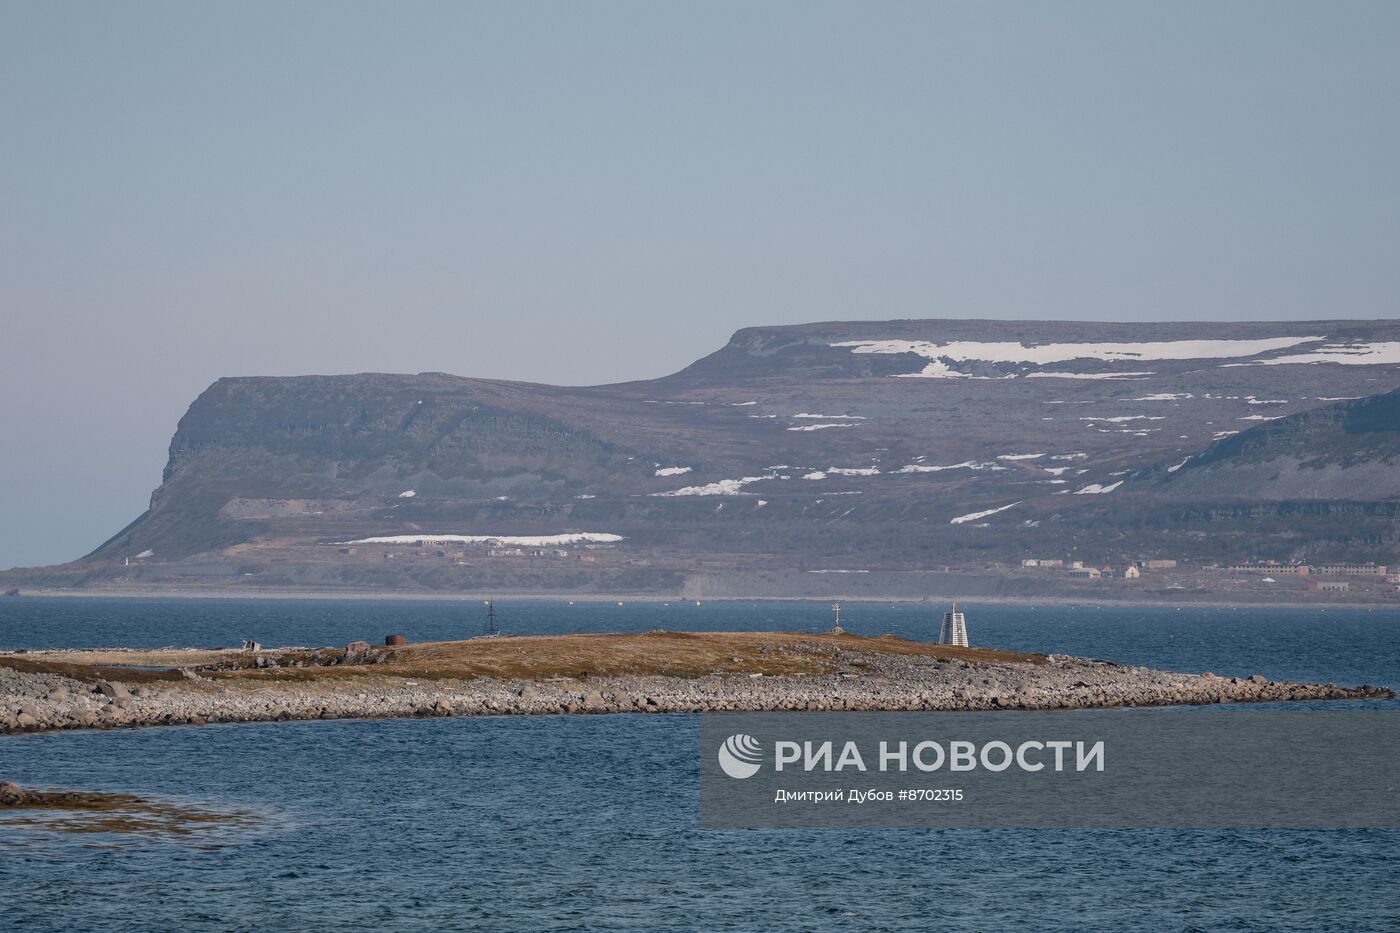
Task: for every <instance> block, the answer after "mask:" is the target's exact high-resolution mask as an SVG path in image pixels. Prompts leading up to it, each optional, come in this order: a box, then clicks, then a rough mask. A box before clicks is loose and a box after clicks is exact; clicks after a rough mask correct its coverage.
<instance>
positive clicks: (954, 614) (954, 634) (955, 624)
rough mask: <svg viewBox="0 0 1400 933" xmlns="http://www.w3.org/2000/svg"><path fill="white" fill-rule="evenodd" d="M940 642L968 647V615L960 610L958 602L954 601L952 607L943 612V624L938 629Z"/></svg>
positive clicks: (941, 643)
mask: <svg viewBox="0 0 1400 933" xmlns="http://www.w3.org/2000/svg"><path fill="white" fill-rule="evenodd" d="M938 643H939V644H940V645H957V646H959V647H961V648H966V647H967V617H966V616H965V615H963V614H962V613H961V612H958V604H957V603H956V602H955V603H953V608H952V609H949V610H948V611H947V612H945V613H943V626H942V627H941V628H939V630H938Z"/></svg>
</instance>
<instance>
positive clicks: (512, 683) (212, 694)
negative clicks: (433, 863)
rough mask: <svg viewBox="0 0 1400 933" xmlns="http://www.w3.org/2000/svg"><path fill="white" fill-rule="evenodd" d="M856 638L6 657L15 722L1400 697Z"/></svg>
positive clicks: (663, 637)
mask: <svg viewBox="0 0 1400 933" xmlns="http://www.w3.org/2000/svg"><path fill="white" fill-rule="evenodd" d="M1392 696H1394V694H1393V693H1392V692H1391V691H1390V690H1388V689H1384V688H1378V687H1371V686H1369V685H1363V686H1360V687H1340V686H1337V685H1336V684H1303V683H1288V682H1280V681H1273V680H1270V679H1268V678H1265V677H1263V676H1259V675H1254V676H1252V677H1246V678H1239V677H1218V676H1216V675H1214V674H1210V673H1204V674H1182V673H1174V672H1169V671H1160V670H1152V669H1149V668H1143V667H1130V666H1124V665H1119V664H1114V663H1112V662H1110V661H1102V660H1095V659H1089V658H1076V657H1068V656H1064V655H1053V654H1052V655H1039V654H1027V653H1021V652H1014V651H1003V650H998V649H994V648H961V647H955V646H950V645H936V644H928V643H924V642H915V641H909V640H906V639H903V638H898V637H895V636H891V635H886V636H883V637H878V638H869V637H861V636H858V635H852V634H847V633H830V634H823V635H810V634H799V633H788V632H705V633H698V632H663V631H655V632H647V633H640V634H594V635H545V636H529V637H497V638H474V639H468V640H464V641H451V642H432V643H425V644H417V645H396V646H384V647H380V646H371V645H369V644H368V643H366V642H355V643H352V644H350V645H347V646H344V647H336V648H299V647H288V648H273V649H264V648H261V647H260V646H250V647H248V648H245V649H174V648H163V649H157V650H142V649H105V650H51V651H26V652H12V653H4V654H0V729H3V730H5V731H11V732H14V731H31V730H46V729H85V728H113V727H126V726H156V725H181V724H204V723H216V722H264V721H277V720H307V719H383V718H399V717H415V716H491V715H544V714H560V713H696V712H714V711H762V710H862V711H881V710H993V709H1024V710H1054V709H1082V708H1106V707H1124V706H1167V705H1178V704H1209V703H1257V702H1266V701H1288V700H1350V699H1365V698H1373V697H1392Z"/></svg>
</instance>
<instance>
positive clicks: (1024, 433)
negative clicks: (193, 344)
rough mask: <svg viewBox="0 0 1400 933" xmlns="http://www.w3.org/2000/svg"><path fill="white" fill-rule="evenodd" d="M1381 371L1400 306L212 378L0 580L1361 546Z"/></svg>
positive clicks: (831, 565)
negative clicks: (568, 377) (114, 520)
mask: <svg viewBox="0 0 1400 933" xmlns="http://www.w3.org/2000/svg"><path fill="white" fill-rule="evenodd" d="M1398 387H1400V322H1397V321H1309V322H1246V323H1170V324H1166V323H1154V324H1100V323H1080V322H1065V321H1048V322H1046V321H1039V322H1038V321H956V320H950V321H941V320H930V321H884V322H832V323H822V324H808V325H800V326H791V327H757V328H748V329H745V330H741V331H739V332H738V333H736V334H735V335H734V337H733V338H732V339H731V340H730V342H729V343H728V345H726V346H725V347H724V348H722V349H721V350H719V351H717V352H715V353H712V354H710V355H709V356H706V357H704V358H703V359H700V360H699V361H697V362H696V363H694V364H692V365H691V366H689V367H687V368H686V369H684V370H682V371H681V372H679V373H676V374H674V375H672V376H668V377H665V378H662V379H656V380H650V381H644V382H631V383H623V384H617V385H606V386H595V387H584V388H563V387H557V386H547V385H539V384H530V383H516V382H507V381H499V380H481V379H470V378H463V377H458V376H451V375H446V374H442V373H423V374H419V375H385V374H360V375H347V376H297V377H287V378H226V379H220V380H219V381H217V382H216V383H214V384H213V385H212V386H211V387H210V388H209V389H207V390H206V391H205V392H204V393H203V394H202V395H200V397H199V398H198V399H196V400H195V401H194V403H193V404H192V405H191V406H190V409H189V411H188V412H187V413H186V415H185V416H184V418H182V419H181V421H180V424H179V427H178V429H177V430H176V433H175V436H174V439H173V440H172V442H171V445H170V458H169V462H168V465H167V467H166V470H165V474H164V477H163V480H162V482H161V485H160V486H159V488H158V489H156V491H155V493H154V494H153V495H152V498H151V507H150V509H149V510H148V511H147V512H146V513H145V514H144V515H142V516H140V517H139V518H138V519H137V520H136V521H134V522H133V523H132V524H131V525H130V526H128V527H127V528H126V529H123V530H122V531H121V532H120V533H119V534H117V535H116V536H115V537H113V538H112V539H111V540H110V541H108V542H107V543H105V544H103V545H102V546H101V547H99V548H98V549H97V550H96V551H94V552H93V553H92V554H91V555H89V556H88V557H86V558H84V559H82V560H80V561H77V562H75V563H73V564H70V565H65V566H64V567H59V568H45V569H42V570H30V571H22V572H12V573H11V574H8V575H6V576H5V580H6V581H7V582H9V581H11V580H13V581H14V582H16V583H23V584H25V585H35V584H43V585H86V586H94V585H102V586H114V585H121V586H137V587H139V586H150V585H160V586H179V585H199V586H205V587H235V588H237V587H248V586H260V587H264V588H287V587H296V586H310V587H317V588H328V587H352V588H356V589H370V588H374V589H386V590H394V589H416V590H439V591H463V592H485V591H492V590H494V591H498V592H499V591H512V592H541V593H570V592H589V591H594V592H628V591H638V590H642V591H648V592H657V593H679V592H681V591H683V590H686V589H687V587H689V590H687V591H688V592H693V591H694V590H695V589H696V588H697V587H701V588H702V589H703V588H705V587H708V588H709V589H708V590H706V592H715V591H716V589H718V591H721V592H723V591H725V590H724V586H723V585H719V584H717V583H716V582H715V581H722V580H725V579H730V580H734V579H739V578H740V577H742V576H743V575H745V574H747V575H750V577H752V575H755V574H758V575H766V576H764V579H769V580H776V579H779V578H781V579H785V580H787V581H789V582H787V583H784V584H783V586H782V587H779V589H780V590H782V592H783V593H789V594H793V592H792V591H793V590H794V587H795V588H796V590H801V591H802V592H806V590H803V589H802V586H799V585H798V584H794V583H792V582H791V581H794V580H795V581H809V582H810V583H811V584H812V586H813V587H814V588H815V589H813V590H812V591H813V592H818V591H821V588H822V586H826V587H828V588H830V587H831V586H834V585H835V584H833V583H832V582H831V581H833V580H836V579H838V578H840V579H841V580H842V584H843V587H844V589H843V590H841V591H850V587H851V585H853V584H854V583H855V578H853V577H851V576H850V575H849V574H843V573H841V572H855V571H860V572H869V573H871V574H873V575H874V576H872V577H870V578H869V579H868V580H866V581H863V582H864V583H865V584H866V585H868V586H875V588H876V589H879V588H880V586H883V585H884V584H883V583H881V584H879V585H878V586H877V585H876V583H875V581H876V580H880V581H886V580H889V579H893V578H892V577H890V576H889V575H891V574H894V575H898V574H910V573H925V572H928V571H931V570H938V571H940V572H943V571H945V570H946V571H947V572H954V573H956V572H958V571H966V572H975V573H980V574H984V575H985V574H995V573H997V572H999V571H998V569H997V568H999V567H1003V566H1019V564H1020V562H1021V560H1022V559H1023V558H1026V557H1033V556H1046V555H1053V556H1062V557H1075V558H1079V559H1084V560H1087V561H1090V562H1093V563H1095V564H1100V563H1113V564H1120V565H1121V564H1123V563H1124V562H1126V561H1129V560H1131V559H1137V558H1149V557H1170V558H1175V559H1179V560H1182V561H1198V562H1209V561H1238V560H1244V559H1247V558H1254V557H1258V558H1272V559H1277V560H1284V561H1287V560H1293V559H1299V560H1304V561H1318V560H1341V559H1352V560H1366V559H1375V560H1380V561H1382V562H1384V561H1387V560H1393V559H1394V558H1395V556H1396V544H1395V542H1396V537H1395V525H1396V520H1397V519H1396V508H1395V506H1396V503H1397V501H1400V482H1397V479H1396V477H1397V475H1400V470H1396V469H1395V464H1394V462H1393V457H1394V453H1395V443H1396V441H1395V438H1396V437H1397V434H1396V427H1395V422H1396V410H1397V407H1400V402H1397V401H1396V395H1395V390H1396V389H1397V388H1398ZM1299 503H1306V507H1305V508H1304V507H1300V506H1299ZM1261 504H1264V505H1266V506H1267V508H1266V511H1267V512H1268V519H1267V521H1256V522H1254V523H1253V524H1251V523H1250V522H1247V521H1243V520H1242V519H1241V516H1242V515H1246V514H1255V515H1257V514H1259V513H1258V509H1259V508H1260V506H1261ZM1251 510H1253V511H1252V512H1251ZM1339 515H1346V516H1349V517H1348V519H1347V520H1346V521H1340V520H1339V519H1338V516H1339ZM419 542H425V543H422V544H420V543H419ZM900 586H903V584H901V585H900ZM895 588H896V589H898V588H899V587H895Z"/></svg>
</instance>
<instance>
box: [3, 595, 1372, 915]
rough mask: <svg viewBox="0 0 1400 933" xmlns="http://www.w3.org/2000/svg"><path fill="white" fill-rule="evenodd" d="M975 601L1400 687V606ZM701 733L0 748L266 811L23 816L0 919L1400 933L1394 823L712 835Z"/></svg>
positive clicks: (233, 618) (157, 614)
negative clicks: (217, 824)
mask: <svg viewBox="0 0 1400 933" xmlns="http://www.w3.org/2000/svg"><path fill="white" fill-rule="evenodd" d="M943 608H944V607H942V606H933V605H921V604H888V603H884V604H873V603H864V604H849V605H846V606H845V607H844V610H843V613H842V621H843V623H844V624H846V625H847V627H848V628H849V629H851V630H852V631H855V632H858V633H861V634H871V635H878V634H883V633H886V632H893V633H896V634H900V635H904V636H907V637H911V638H921V639H931V638H932V637H933V636H934V635H935V634H936V631H937V623H938V621H939V620H940V618H941V612H942V611H943ZM963 608H964V609H966V611H967V613H968V626H969V630H970V634H971V636H972V641H973V643H974V644H977V643H980V644H994V645H998V646H1001V647H1007V648H1016V649H1024V650H1031V651H1042V652H1060V653H1066V654H1077V655H1088V656H1094V657H1103V658H1110V659H1112V660H1116V661H1120V662H1124V663H1132V664H1143V665H1149V666H1154V667H1163V668H1170V669H1176V670H1183V671H1194V672H1199V671H1203V670H1212V671H1214V672H1216V673H1217V674H1222V675H1231V676H1242V675H1247V674H1253V673H1262V674H1264V675H1266V676H1269V677H1272V678H1289V679H1305V680H1314V681H1335V682H1338V683H1343V684H1355V683H1362V682H1370V683H1380V684H1387V685H1395V684H1397V683H1400V612H1397V611H1395V610H1364V609H1362V610H1356V609H1348V610H1341V609H1335V608H1331V609H1326V610H1321V609H1309V610H1279V609H1216V608H1200V607H1183V608H1181V609H1180V610H1178V609H1175V608H1171V607H1134V606H1111V605H1102V606H1094V605H1092V604H1086V605H1081V606H1076V607H1069V606H1063V605H1058V606H1049V605H1047V606H1035V607H1031V606H1028V605H1015V606H1012V605H978V604H975V603H970V604H967V605H965V606H963ZM497 617H498V620H499V622H500V624H501V627H502V628H503V629H504V630H505V631H506V632H507V633H512V634H543V633H552V632H584V631H646V630H650V629H658V628H664V629H672V630H692V631H715V630H726V629H728V630H736V629H755V630H756V629H768V630H788V631H794V630H795V631H820V630H823V629H825V628H826V627H828V626H829V624H830V611H829V609H828V608H827V607H826V606H825V605H823V604H811V603H807V604H803V603H747V602H724V603H705V604H704V605H702V606H698V607H697V606H695V605H694V604H693V603H679V602H673V603H671V604H670V605H669V606H667V605H663V604H662V603H659V602H627V603H626V604H625V605H623V606H617V605H616V604H615V603H598V602H584V601H578V602H576V603H575V604H574V605H569V604H567V603H564V602H509V601H507V602H498V603H497ZM484 625H485V610H484V607H483V606H482V604H481V603H480V602H474V601H465V602H449V601H431V602H428V601H425V602H408V601H405V602H388V601H361V602H340V601H304V600H287V601H244V600H238V601H233V600H115V599H113V600H105V599H67V598H65V599H34V598H28V597H22V598H20V599H9V600H4V601H0V647H3V648H5V649H15V648H38V647H57V646H74V647H76V646H110V645H132V646H146V647H157V646H164V645H176V646H224V645H234V644H237V643H238V642H239V641H241V640H242V639H243V638H254V639H256V640H258V641H261V642H263V643H264V644H267V645H275V644H287V643H300V644H309V645H320V644H338V643H344V642H347V641H351V640H354V639H358V638H366V639H369V640H371V641H378V640H380V639H381V638H382V636H383V635H384V634H388V633H390V632H397V633H403V634H405V635H407V636H408V637H409V638H410V640H412V641H422V640H430V639H446V638H457V637H463V636H468V635H473V634H477V633H479V632H480V631H481V630H482V629H483V628H484ZM1309 705H1325V704H1309ZM1354 705H1369V706H1376V707H1386V708H1396V703H1395V701H1387V702H1368V703H1364V704H1354ZM1188 712H1190V710H1189V708H1187V709H1182V710H1169V711H1161V710H1128V711H1124V712H1123V715H1125V716H1142V717H1144V718H1145V717H1150V716H1159V715H1175V714H1178V713H1188ZM697 723H698V717H695V716H683V715H676V716H641V715H628V716H545V717H518V718H515V717H487V718H461V719H424V720H400V721H332V722H305V723H300V722H298V723H261V724H247V725H215V726H205V727H171V728H156V729H140V730H122V731H110V732H63V733H50V734H31V735H16V736H6V737H0V778H7V779H12V780H17V781H19V782H21V783H23V784H26V785H38V786H55V787H71V788H81V789H89V790H112V791H129V792H133V793H138V794H142V795H146V796H151V797H157V798H160V799H165V800H173V801H176V802H182V803H190V804H195V805H201V806H205V807H212V808H215V809H229V810H249V811H252V812H253V813H255V814H257V815H258V816H259V817H260V820H259V822H258V824H257V825H256V826H254V827H251V828H244V827H239V828H234V829H231V830H229V831H227V832H209V833H195V834H192V835H191V836H190V837H188V838H178V837H169V836H161V837H149V836H136V835H126V834H116V833H96V834H70V833H56V832H50V831H45V830H37V829H33V828H26V827H19V826H16V825H13V824H12V823H9V822H7V821H5V820H0V892H3V893H0V928H11V927H13V928H19V929H26V930H30V929H33V930H46V929H52V930H68V929H78V928H83V929H110V928H116V929H123V928H126V929H148V928H154V929H189V930H205V929H207V930H227V929H249V930H252V929H278V928H310V929H321V928H364V927H371V926H373V927H377V928H379V929H384V930H394V929H429V928H431V929H443V928H469V929H484V930H535V929H559V930H591V929H634V930H725V929H730V930H843V929H852V930H855V929H860V930H864V929H909V930H926V929H939V930H988V929H991V930H998V929H1023V930H1046V929H1074V930H1123V929H1154V930H1157V929H1163V930H1216V929H1229V930H1288V929H1296V930H1324V929H1325V930H1348V931H1361V930H1395V929H1397V928H1400V832H1396V831H1310V832H1287V831H1239V830H1234V831H1208V832H1207V831H1166V830H1151V831H1149V830H1131V831H1127V830H1124V831H1103V830H1099V831H1073V830H1054V831H1049V830H1038V831H1007V830H997V831H974V830H956V831H947V830H943V831H933V830H810V831H792V830H787V831H774V830H731V831H715V830H701V829H699V828H698V826H697V794H698V770H697V765H696V755H697V752H698V728H697ZM1397 740H1400V737H1397ZM1377 777H1378V776H1357V779H1377ZM1394 777H1395V776H1393V775H1391V776H1383V778H1384V779H1390V780H1393V779H1394Z"/></svg>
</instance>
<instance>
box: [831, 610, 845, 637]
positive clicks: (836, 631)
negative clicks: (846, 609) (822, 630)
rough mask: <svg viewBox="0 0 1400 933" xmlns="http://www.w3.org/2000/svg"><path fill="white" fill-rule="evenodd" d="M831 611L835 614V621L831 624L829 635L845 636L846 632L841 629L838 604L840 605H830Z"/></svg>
mask: <svg viewBox="0 0 1400 933" xmlns="http://www.w3.org/2000/svg"><path fill="white" fill-rule="evenodd" d="M831 611H832V612H834V613H836V621H834V622H832V624H831V634H833V635H844V634H846V630H845V629H844V628H842V627H841V604H840V603H832V604H831Z"/></svg>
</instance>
